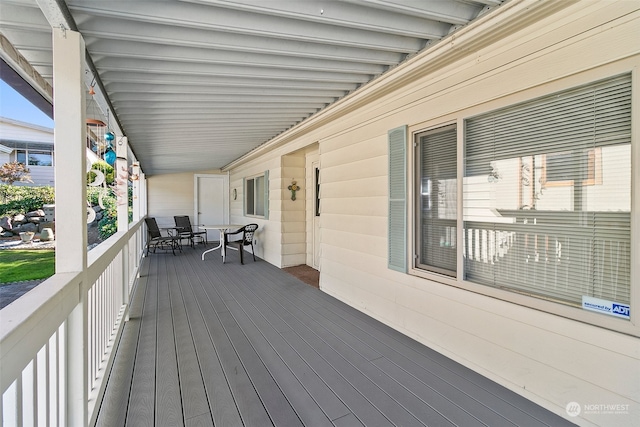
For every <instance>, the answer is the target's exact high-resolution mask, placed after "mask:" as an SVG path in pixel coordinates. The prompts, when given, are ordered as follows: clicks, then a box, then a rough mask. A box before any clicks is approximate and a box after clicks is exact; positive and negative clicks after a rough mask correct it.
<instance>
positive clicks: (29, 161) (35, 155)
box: [16, 150, 53, 166]
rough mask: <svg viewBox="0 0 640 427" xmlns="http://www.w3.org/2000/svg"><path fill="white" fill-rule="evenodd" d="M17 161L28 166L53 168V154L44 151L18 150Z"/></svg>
mask: <svg viewBox="0 0 640 427" xmlns="http://www.w3.org/2000/svg"><path fill="white" fill-rule="evenodd" d="M16 161H17V162H18V163H22V164H24V165H27V166H53V153H52V152H51V151H44V150H16Z"/></svg>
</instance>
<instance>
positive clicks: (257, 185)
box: [245, 175, 267, 217]
mask: <svg viewBox="0 0 640 427" xmlns="http://www.w3.org/2000/svg"><path fill="white" fill-rule="evenodd" d="M266 185H267V183H266V176H265V175H259V176H255V177H251V178H246V180H245V213H246V214H247V215H251V216H260V217H265V216H266V215H265V213H266V209H267V208H266V203H265V201H266V199H265V197H266Z"/></svg>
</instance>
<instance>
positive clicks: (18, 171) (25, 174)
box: [0, 162, 33, 185]
mask: <svg viewBox="0 0 640 427" xmlns="http://www.w3.org/2000/svg"><path fill="white" fill-rule="evenodd" d="M0 181H2V182H4V183H6V184H9V185H13V183H14V182H16V181H18V182H33V181H32V180H31V176H30V175H29V169H28V168H27V167H26V166H25V165H24V163H19V162H8V163H5V164H4V165H2V167H0Z"/></svg>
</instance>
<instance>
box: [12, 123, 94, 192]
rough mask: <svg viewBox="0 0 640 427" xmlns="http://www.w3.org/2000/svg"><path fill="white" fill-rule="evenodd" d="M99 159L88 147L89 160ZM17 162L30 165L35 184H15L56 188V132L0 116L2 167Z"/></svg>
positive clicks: (17, 183) (91, 161)
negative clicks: (54, 134)
mask: <svg viewBox="0 0 640 427" xmlns="http://www.w3.org/2000/svg"><path fill="white" fill-rule="evenodd" d="M97 160H99V158H98V156H96V154H95V153H94V152H92V151H91V150H90V149H89V148H87V161H88V162H90V163H93V162H96V161H97ZM14 161H17V162H20V163H24V164H26V165H27V167H28V168H29V175H30V176H31V181H33V182H15V183H14V184H13V185H26V186H37V185H51V186H53V185H54V184H55V178H54V167H53V166H54V161H55V150H54V146H53V129H52V128H48V127H44V126H38V125H34V124H31V123H25V122H21V121H18V120H13V119H8V118H6V117H0V165H3V164H5V163H7V162H14Z"/></svg>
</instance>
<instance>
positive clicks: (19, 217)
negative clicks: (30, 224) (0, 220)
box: [13, 214, 27, 224]
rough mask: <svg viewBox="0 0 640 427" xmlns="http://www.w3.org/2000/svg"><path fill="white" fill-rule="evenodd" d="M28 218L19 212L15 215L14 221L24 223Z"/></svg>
mask: <svg viewBox="0 0 640 427" xmlns="http://www.w3.org/2000/svg"><path fill="white" fill-rule="evenodd" d="M26 220H27V217H26V216H24V215H23V214H17V215H14V216H13V223H14V224H17V223H20V224H22V223H24V222H25V221H26Z"/></svg>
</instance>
